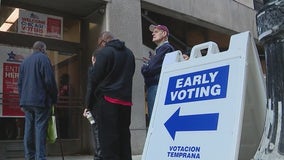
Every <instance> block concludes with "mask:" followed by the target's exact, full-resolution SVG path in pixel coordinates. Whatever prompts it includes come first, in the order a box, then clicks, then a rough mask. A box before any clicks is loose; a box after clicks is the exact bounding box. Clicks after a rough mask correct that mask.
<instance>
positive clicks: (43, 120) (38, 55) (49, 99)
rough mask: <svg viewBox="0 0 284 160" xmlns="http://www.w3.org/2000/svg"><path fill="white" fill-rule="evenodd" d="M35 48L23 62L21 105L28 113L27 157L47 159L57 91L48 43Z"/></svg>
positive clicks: (26, 132)
mask: <svg viewBox="0 0 284 160" xmlns="http://www.w3.org/2000/svg"><path fill="white" fill-rule="evenodd" d="M33 51H34V52H33V54H32V55H31V56H29V57H28V58H26V59H25V60H24V61H23V63H22V64H21V65H20V72H19V80H18V90H19V96H20V107H21V109H22V110H23V111H24V112H25V133H24V148H25V159H27V160H30V159H37V160H46V133H47V126H48V119H49V117H50V109H51V105H53V104H56V102H57V93H58V91H57V85H56V82H55V78H54V72H53V68H52V66H51V63H50V60H49V58H48V57H47V55H46V45H45V43H43V42H41V41H37V42H35V43H34V45H33Z"/></svg>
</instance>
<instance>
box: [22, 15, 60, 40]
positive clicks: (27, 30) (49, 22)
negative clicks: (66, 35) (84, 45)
mask: <svg viewBox="0 0 284 160" xmlns="http://www.w3.org/2000/svg"><path fill="white" fill-rule="evenodd" d="M62 26H63V19H62V17H58V16H53V15H47V14H42V13H37V12H32V11H27V10H23V9H20V11H19V19H18V33H21V34H28V35H33V36H40V37H48V38H54V39H62V38H63V30H62V29H63V27H62Z"/></svg>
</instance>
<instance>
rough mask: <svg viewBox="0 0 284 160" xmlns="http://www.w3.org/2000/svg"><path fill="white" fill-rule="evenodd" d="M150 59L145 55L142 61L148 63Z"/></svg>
mask: <svg viewBox="0 0 284 160" xmlns="http://www.w3.org/2000/svg"><path fill="white" fill-rule="evenodd" d="M149 60H150V59H149V58H146V57H143V59H142V61H143V62H144V63H146V64H148V61H149Z"/></svg>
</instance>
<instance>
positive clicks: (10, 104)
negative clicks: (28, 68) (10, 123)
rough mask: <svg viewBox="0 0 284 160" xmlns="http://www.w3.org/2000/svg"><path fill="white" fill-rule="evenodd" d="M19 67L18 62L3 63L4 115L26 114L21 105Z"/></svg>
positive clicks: (17, 115)
mask: <svg viewBox="0 0 284 160" xmlns="http://www.w3.org/2000/svg"><path fill="white" fill-rule="evenodd" d="M19 69H20V64H18V63H3V100H2V101H3V110H2V115H3V116H9V117H19V116H24V113H23V112H22V111H21V109H20V106H19V94H18V79H19Z"/></svg>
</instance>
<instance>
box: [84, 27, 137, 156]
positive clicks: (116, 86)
mask: <svg viewBox="0 0 284 160" xmlns="http://www.w3.org/2000/svg"><path fill="white" fill-rule="evenodd" d="M98 44H99V46H101V47H102V48H101V49H100V50H99V51H98V53H97V55H96V63H95V65H94V68H93V69H94V71H93V73H94V74H93V75H92V76H91V83H88V84H89V85H88V87H87V95H86V105H87V109H89V110H91V111H93V110H94V109H92V101H93V97H92V93H94V92H95V93H96V95H95V96H96V102H95V105H94V106H95V107H97V108H96V112H95V113H93V112H92V113H93V114H94V115H95V117H96V120H97V123H98V128H99V141H100V145H101V149H102V155H103V160H131V159H132V156H131V143H130V129H129V126H130V120H131V106H132V81H133V75H134V71H135V58H134V55H133V53H132V51H131V50H130V49H128V48H127V47H126V46H125V44H124V42H122V41H120V40H118V39H114V36H113V35H112V34H111V33H110V32H103V33H101V35H100V36H99V40H98ZM87 109H86V110H87ZM86 110H85V111H86Z"/></svg>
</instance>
